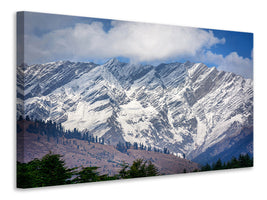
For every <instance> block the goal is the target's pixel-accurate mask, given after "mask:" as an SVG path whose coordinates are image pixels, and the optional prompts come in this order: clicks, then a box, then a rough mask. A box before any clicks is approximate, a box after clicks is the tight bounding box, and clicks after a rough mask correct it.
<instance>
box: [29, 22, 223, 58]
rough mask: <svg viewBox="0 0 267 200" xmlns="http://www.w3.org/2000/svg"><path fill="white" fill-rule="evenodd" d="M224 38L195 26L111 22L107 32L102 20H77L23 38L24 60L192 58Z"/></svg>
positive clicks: (221, 41)
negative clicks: (63, 26) (81, 21)
mask: <svg viewBox="0 0 267 200" xmlns="http://www.w3.org/2000/svg"><path fill="white" fill-rule="evenodd" d="M224 42H225V39H224V38H222V39H219V38H217V37H215V36H214V34H213V32H212V31H205V30H202V29H196V28H187V27H178V26H168V25H158V24H147V23H134V22H122V21H112V22H111V28H110V29H109V30H108V31H105V30H104V29H103V23H101V22H93V23H91V24H84V23H77V24H76V25H75V26H73V27H67V28H62V29H58V30H54V31H50V32H47V33H45V34H42V35H40V36H37V35H33V34H28V35H26V37H25V56H26V57H25V60H26V62H29V63H40V62H48V61H52V60H57V59H60V60H66V59H72V60H84V59H90V58H91V59H95V60H97V59H105V58H110V57H126V58H129V59H130V60H131V61H134V62H142V61H148V62H149V61H155V60H164V59H171V58H176V57H180V58H181V57H192V56H195V55H196V54H197V53H198V52H200V51H201V50H203V49H204V48H205V49H208V48H210V47H212V46H213V45H216V44H223V43H224Z"/></svg>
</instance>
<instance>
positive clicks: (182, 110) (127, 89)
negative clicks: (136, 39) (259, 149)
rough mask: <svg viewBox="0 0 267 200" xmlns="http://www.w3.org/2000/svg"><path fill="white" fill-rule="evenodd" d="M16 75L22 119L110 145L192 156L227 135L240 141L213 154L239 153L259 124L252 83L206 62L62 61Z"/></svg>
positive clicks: (25, 70) (21, 71)
mask: <svg viewBox="0 0 267 200" xmlns="http://www.w3.org/2000/svg"><path fill="white" fill-rule="evenodd" d="M17 77H18V78H17V80H18V113H19V114H22V115H25V116H26V115H28V116H30V117H32V118H38V119H43V120H53V121H55V122H57V123H62V125H63V127H64V128H65V129H74V128H77V129H79V130H82V131H84V132H89V133H90V134H93V135H97V136H100V137H104V138H105V141H106V142H107V143H109V144H117V143H118V142H119V141H129V142H138V143H143V144H144V145H147V146H152V147H154V146H155V147H158V148H164V147H167V148H168V149H169V150H170V151H171V152H173V153H176V154H179V155H182V154H185V155H186V157H187V158H188V159H194V158H196V157H197V156H199V155H200V154H202V155H203V153H205V152H206V151H207V150H208V149H210V148H212V147H215V146H214V145H216V144H219V143H220V144H221V143H223V141H228V140H227V138H229V137H234V138H235V140H234V142H232V143H225V144H224V145H220V147H221V148H219V149H220V150H218V151H217V152H214V154H215V155H217V154H220V153H222V152H224V151H226V150H227V149H229V148H233V147H234V145H236V144H237V143H238V141H240V140H242V139H243V138H244V137H241V135H242V134H240V133H241V131H242V130H243V129H244V128H246V127H248V128H251V127H252V126H253V82H252V80H250V79H244V78H242V77H241V76H237V75H235V74H233V73H229V72H224V71H218V70H217V69H216V68H208V67H207V66H205V65H204V64H201V63H190V62H186V63H171V64H160V65H158V66H151V65H136V64H128V63H122V62H119V61H118V60H117V59H111V60H109V61H108V62H107V63H105V64H103V65H97V64H94V63H73V62H68V61H67V62H63V61H60V62H54V63H48V64H42V65H32V66H24V67H23V68H20V70H19V71H18V74H17ZM23 84H24V86H23ZM23 98H24V104H22V103H21V99H23ZM239 135H240V137H239ZM250 143H251V142H250ZM238 144H239V143H238ZM244 145H248V143H246V144H244Z"/></svg>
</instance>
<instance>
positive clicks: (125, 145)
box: [116, 142, 170, 154]
mask: <svg viewBox="0 0 267 200" xmlns="http://www.w3.org/2000/svg"><path fill="white" fill-rule="evenodd" d="M116 149H117V150H118V151H120V152H122V153H126V152H127V150H128V149H135V150H145V151H154V152H158V153H164V154H170V151H169V150H168V149H167V148H163V150H161V149H159V148H156V147H154V148H152V147H151V146H146V145H144V144H142V143H139V145H138V143H137V142H134V143H133V144H131V143H130V142H125V143H123V142H119V143H118V144H117V145H116Z"/></svg>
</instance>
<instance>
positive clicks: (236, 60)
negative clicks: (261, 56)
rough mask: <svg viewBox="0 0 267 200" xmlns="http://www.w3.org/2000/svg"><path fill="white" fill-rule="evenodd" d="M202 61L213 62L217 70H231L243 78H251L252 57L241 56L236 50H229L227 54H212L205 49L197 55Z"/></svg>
mask: <svg viewBox="0 0 267 200" xmlns="http://www.w3.org/2000/svg"><path fill="white" fill-rule="evenodd" d="M199 59H200V60H202V62H204V63H205V62H207V63H213V64H214V65H217V66H218V67H217V68H218V69H219V70H223V71H228V72H233V73H235V74H238V75H241V76H243V77H245V78H253V58H252V59H249V58H243V57H242V56H239V55H238V53H237V52H231V53H230V54H228V55H227V56H225V57H224V56H223V55H221V54H214V53H212V52H211V51H207V52H205V53H203V54H202V55H200V56H199Z"/></svg>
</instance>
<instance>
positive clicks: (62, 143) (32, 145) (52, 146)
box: [17, 120, 198, 175]
mask: <svg viewBox="0 0 267 200" xmlns="http://www.w3.org/2000/svg"><path fill="white" fill-rule="evenodd" d="M30 123H32V122H30V121H25V120H23V121H22V122H18V124H19V126H20V127H21V128H22V131H20V132H18V133H17V160H18V161H19V162H29V161H31V160H33V159H34V158H42V157H43V156H44V155H46V154H47V153H49V151H51V152H53V153H55V154H60V155H62V156H63V159H64V160H65V162H66V165H67V166H68V167H80V166H83V167H87V166H98V167H100V168H99V172H101V173H105V174H109V175H113V174H117V173H118V172H119V171H120V169H121V164H122V163H123V162H126V163H128V164H132V162H133V161H134V160H136V159H138V158H142V159H144V160H147V161H149V160H150V161H151V162H152V163H153V164H154V165H155V166H156V167H157V168H158V169H159V171H160V173H161V174H177V173H183V172H184V170H186V171H187V172H192V171H194V170H195V169H198V164H196V163H193V162H191V161H188V160H185V159H182V158H179V157H176V156H174V155H170V154H163V153H156V152H153V151H145V150H134V149H128V151H127V153H121V152H120V151H118V150H117V149H116V148H115V147H114V146H111V145H102V144H99V143H90V144H89V143H88V142H87V141H84V140H78V139H66V138H64V137H59V138H53V137H50V138H49V139H48V137H47V136H46V135H40V134H34V133H29V132H27V131H26V129H27V127H28V125H29V124H30ZM23 124H24V125H23Z"/></svg>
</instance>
